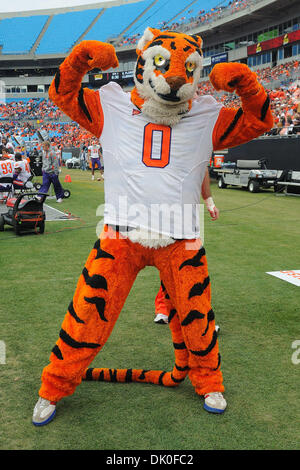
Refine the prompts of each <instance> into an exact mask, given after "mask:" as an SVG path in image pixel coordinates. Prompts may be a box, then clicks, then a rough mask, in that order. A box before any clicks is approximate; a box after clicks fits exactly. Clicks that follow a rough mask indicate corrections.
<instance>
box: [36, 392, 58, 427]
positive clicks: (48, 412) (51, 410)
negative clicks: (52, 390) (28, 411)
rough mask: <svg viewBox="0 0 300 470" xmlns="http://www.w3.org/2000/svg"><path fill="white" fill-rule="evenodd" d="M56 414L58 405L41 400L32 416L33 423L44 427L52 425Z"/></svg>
mask: <svg viewBox="0 0 300 470" xmlns="http://www.w3.org/2000/svg"><path fill="white" fill-rule="evenodd" d="M55 413H56V405H55V404H54V403H53V402H51V401H49V400H45V399H44V398H41V397H40V398H39V399H38V401H37V403H36V405H35V407H34V410H33V415H32V422H33V424H34V425H35V426H44V424H48V423H50V421H52V419H53V418H54V416H55Z"/></svg>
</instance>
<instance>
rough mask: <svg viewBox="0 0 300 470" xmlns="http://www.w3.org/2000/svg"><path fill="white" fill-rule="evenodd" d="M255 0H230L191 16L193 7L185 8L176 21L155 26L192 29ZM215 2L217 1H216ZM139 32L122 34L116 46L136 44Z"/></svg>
mask: <svg viewBox="0 0 300 470" xmlns="http://www.w3.org/2000/svg"><path fill="white" fill-rule="evenodd" d="M256 1H257V0H231V1H229V2H228V4H227V5H218V6H216V7H214V8H211V9H210V10H208V11H205V10H199V11H198V12H195V14H194V15H193V16H191V14H192V13H193V9H189V10H187V14H188V15H187V16H182V17H180V18H178V19H176V21H173V22H172V23H169V22H167V21H159V22H158V23H157V25H156V26H154V27H157V28H158V29H160V30H162V31H165V30H168V31H177V30H180V31H181V32H184V31H186V30H188V29H194V28H196V27H197V26H201V25H204V24H208V23H211V22H213V21H216V20H218V19H219V18H220V17H222V16H227V15H232V14H233V13H235V12H237V11H240V10H243V9H244V8H246V7H247V6H248V5H249V4H251V3H255V2H256ZM216 3H217V1H216ZM140 37H141V33H135V34H131V35H130V36H124V37H123V38H122V40H121V41H120V42H119V43H118V44H117V45H118V46H120V47H121V46H130V45H133V44H136V43H137V41H138V40H139V39H140Z"/></svg>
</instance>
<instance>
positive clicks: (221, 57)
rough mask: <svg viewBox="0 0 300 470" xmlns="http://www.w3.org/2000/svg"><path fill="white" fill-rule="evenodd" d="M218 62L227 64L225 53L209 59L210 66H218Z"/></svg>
mask: <svg viewBox="0 0 300 470" xmlns="http://www.w3.org/2000/svg"><path fill="white" fill-rule="evenodd" d="M220 62H228V54H227V52H223V53H222V54H218V55H213V56H212V58H211V63H212V64H219V63H220Z"/></svg>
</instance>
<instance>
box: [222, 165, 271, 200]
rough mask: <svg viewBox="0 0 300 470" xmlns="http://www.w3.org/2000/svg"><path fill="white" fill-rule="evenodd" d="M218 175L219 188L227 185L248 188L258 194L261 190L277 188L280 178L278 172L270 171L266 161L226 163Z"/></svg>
mask: <svg viewBox="0 0 300 470" xmlns="http://www.w3.org/2000/svg"><path fill="white" fill-rule="evenodd" d="M214 171H215V172H216V173H217V180H218V186H219V188H226V187H227V185H231V186H240V187H244V188H247V189H248V190H249V191H250V192H251V193H257V192H258V191H259V190H260V189H261V188H264V189H267V188H271V187H275V184H276V180H277V178H278V171H277V170H268V169H267V167H266V160H265V159H261V160H237V162H236V163H224V164H223V165H222V167H221V168H218V169H214Z"/></svg>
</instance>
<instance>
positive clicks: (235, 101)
mask: <svg viewBox="0 0 300 470" xmlns="http://www.w3.org/2000/svg"><path fill="white" fill-rule="evenodd" d="M256 73H257V75H258V78H259V80H260V81H261V82H262V83H263V84H264V86H265V87H266V89H267V91H268V93H269V97H270V99H271V107H272V111H273V115H274V123H275V124H274V129H272V130H271V131H270V132H269V134H270V135H277V134H279V135H287V134H300V69H299V63H298V62H297V61H291V62H288V63H286V64H284V65H278V66H276V67H274V68H272V69H271V68H265V69H261V70H258V71H256ZM295 76H296V77H298V80H295ZM291 77H293V80H292V81H290V83H288V82H287V80H286V79H287V78H288V79H289V78H291ZM274 83H277V84H278V83H279V84H280V86H276V87H273V86H272V85H273V84H274ZM282 83H285V85H284V86H283V85H282ZM198 94H199V95H206V94H210V95H213V96H214V97H215V98H216V99H217V101H219V102H221V103H222V104H223V105H224V106H229V107H239V106H240V99H239V97H238V96H237V95H235V94H231V93H220V92H216V91H215V90H214V88H213V87H212V85H211V84H210V81H209V80H205V81H202V82H200V84H199V87H198ZM0 114H1V115H2V121H0V131H1V133H2V135H3V137H6V138H10V139H12V140H13V142H14V144H15V145H17V143H18V142H22V141H25V140H27V141H28V140H29V141H31V142H36V145H37V148H39V146H40V144H38V143H37V142H38V133H37V131H38V130H39V131H41V130H42V131H46V132H47V135H48V136H49V138H50V139H51V140H52V142H53V144H55V145H56V146H59V147H60V148H67V147H77V148H82V146H83V145H86V146H88V145H89V144H90V142H91V138H92V136H91V134H89V132H87V131H86V130H84V129H83V128H81V127H80V126H79V125H78V124H77V123H74V122H72V121H67V119H66V117H65V118H64V120H63V114H62V113H61V112H60V111H59V109H58V108H57V107H56V106H55V105H54V104H53V103H52V102H51V101H50V100H45V99H44V100H41V99H39V100H28V101H18V102H14V103H12V102H10V103H8V104H7V105H5V104H2V105H1V106H0ZM4 116H6V119H4ZM58 117H60V118H62V120H61V121H58V120H57V119H58Z"/></svg>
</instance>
